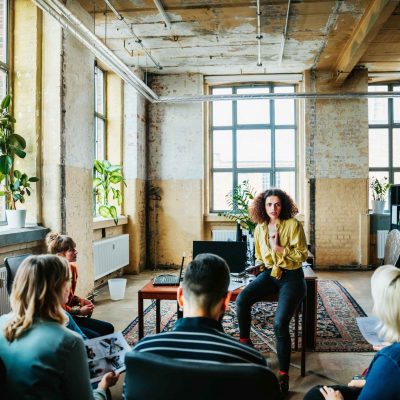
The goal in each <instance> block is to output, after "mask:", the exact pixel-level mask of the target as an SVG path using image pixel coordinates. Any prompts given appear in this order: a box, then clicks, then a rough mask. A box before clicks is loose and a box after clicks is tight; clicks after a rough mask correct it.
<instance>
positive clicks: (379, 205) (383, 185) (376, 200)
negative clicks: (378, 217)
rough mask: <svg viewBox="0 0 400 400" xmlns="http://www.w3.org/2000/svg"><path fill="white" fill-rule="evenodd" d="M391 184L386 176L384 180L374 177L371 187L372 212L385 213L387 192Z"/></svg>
mask: <svg viewBox="0 0 400 400" xmlns="http://www.w3.org/2000/svg"><path fill="white" fill-rule="evenodd" d="M391 186H392V184H391V183H389V182H388V178H387V177H386V176H385V177H384V178H383V179H382V180H379V179H378V178H375V177H372V179H371V182H370V184H369V187H370V188H371V190H372V198H373V200H372V212H373V213H374V214H383V210H384V209H385V200H386V194H387V191H388V190H389V189H390V187H391Z"/></svg>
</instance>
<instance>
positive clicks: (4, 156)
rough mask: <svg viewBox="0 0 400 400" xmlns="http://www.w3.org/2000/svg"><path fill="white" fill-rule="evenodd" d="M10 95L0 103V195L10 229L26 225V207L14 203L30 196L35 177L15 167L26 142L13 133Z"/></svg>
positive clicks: (23, 152) (13, 122) (23, 156)
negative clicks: (2, 198)
mask: <svg viewBox="0 0 400 400" xmlns="http://www.w3.org/2000/svg"><path fill="white" fill-rule="evenodd" d="M10 102H11V96H10V95H7V96H5V97H4V99H3V100H2V102H1V104H0V185H1V190H0V196H5V199H6V208H7V209H6V216H7V223H8V226H9V227H10V228H22V227H24V226H25V218H26V210H17V203H18V202H20V203H25V196H30V195H31V190H32V188H31V183H34V182H37V181H38V180H39V178H37V177H36V176H32V177H29V176H28V175H27V174H26V173H24V172H22V171H19V170H17V169H15V160H16V158H17V157H18V158H25V156H26V152H25V148H26V141H25V139H24V138H23V137H22V136H21V135H18V134H17V133H15V130H14V124H15V122H16V120H15V118H14V117H13V115H12V114H11V113H10V112H9V110H8V107H9V106H10Z"/></svg>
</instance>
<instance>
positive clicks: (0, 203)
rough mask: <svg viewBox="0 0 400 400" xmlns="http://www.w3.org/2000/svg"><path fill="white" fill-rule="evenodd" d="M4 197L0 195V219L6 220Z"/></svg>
mask: <svg viewBox="0 0 400 400" xmlns="http://www.w3.org/2000/svg"><path fill="white" fill-rule="evenodd" d="M5 209H6V199H5V197H4V196H2V197H0V221H5V220H6V212H5Z"/></svg>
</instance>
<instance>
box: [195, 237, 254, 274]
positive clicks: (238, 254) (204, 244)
mask: <svg viewBox="0 0 400 400" xmlns="http://www.w3.org/2000/svg"><path fill="white" fill-rule="evenodd" d="M201 253H212V254H216V255H217V256H220V257H222V258H223V259H224V260H225V261H226V262H227V264H228V266H229V270H230V272H233V273H240V272H243V271H244V269H245V268H246V266H247V265H246V261H247V244H246V242H219V241H214V240H211V241H208V240H201V241H200V240H199V241H193V258H195V257H196V256H197V255H198V254H201Z"/></svg>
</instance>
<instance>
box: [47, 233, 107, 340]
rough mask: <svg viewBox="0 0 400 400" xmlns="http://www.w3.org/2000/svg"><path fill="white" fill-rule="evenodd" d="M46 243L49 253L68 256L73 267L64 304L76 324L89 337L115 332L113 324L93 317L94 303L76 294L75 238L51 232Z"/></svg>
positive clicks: (76, 253)
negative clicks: (69, 286)
mask: <svg viewBox="0 0 400 400" xmlns="http://www.w3.org/2000/svg"><path fill="white" fill-rule="evenodd" d="M46 243H47V251H48V253H51V254H56V255H57V256H60V257H64V258H66V259H67V261H68V262H69V265H70V268H71V276H72V279H71V288H70V292H69V296H68V300H67V302H66V304H64V305H63V307H64V309H65V310H66V311H67V312H69V313H70V314H71V315H72V318H73V319H74V321H75V322H76V324H77V325H78V326H79V328H80V329H81V330H82V331H83V333H84V334H85V335H86V336H87V337H88V338H89V339H91V338H95V337H98V336H103V335H108V334H110V333H113V332H114V326H113V325H112V324H110V323H109V322H106V321H101V320H98V319H94V318H91V315H92V312H93V309H94V305H93V303H92V302H91V301H89V300H87V299H84V298H82V297H79V296H76V295H75V288H76V283H77V280H78V266H77V265H76V259H77V255H78V252H77V250H76V243H75V242H74V240H73V239H72V238H71V237H70V236H67V235H60V234H59V233H57V232H50V233H49V234H48V235H47V236H46Z"/></svg>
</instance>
